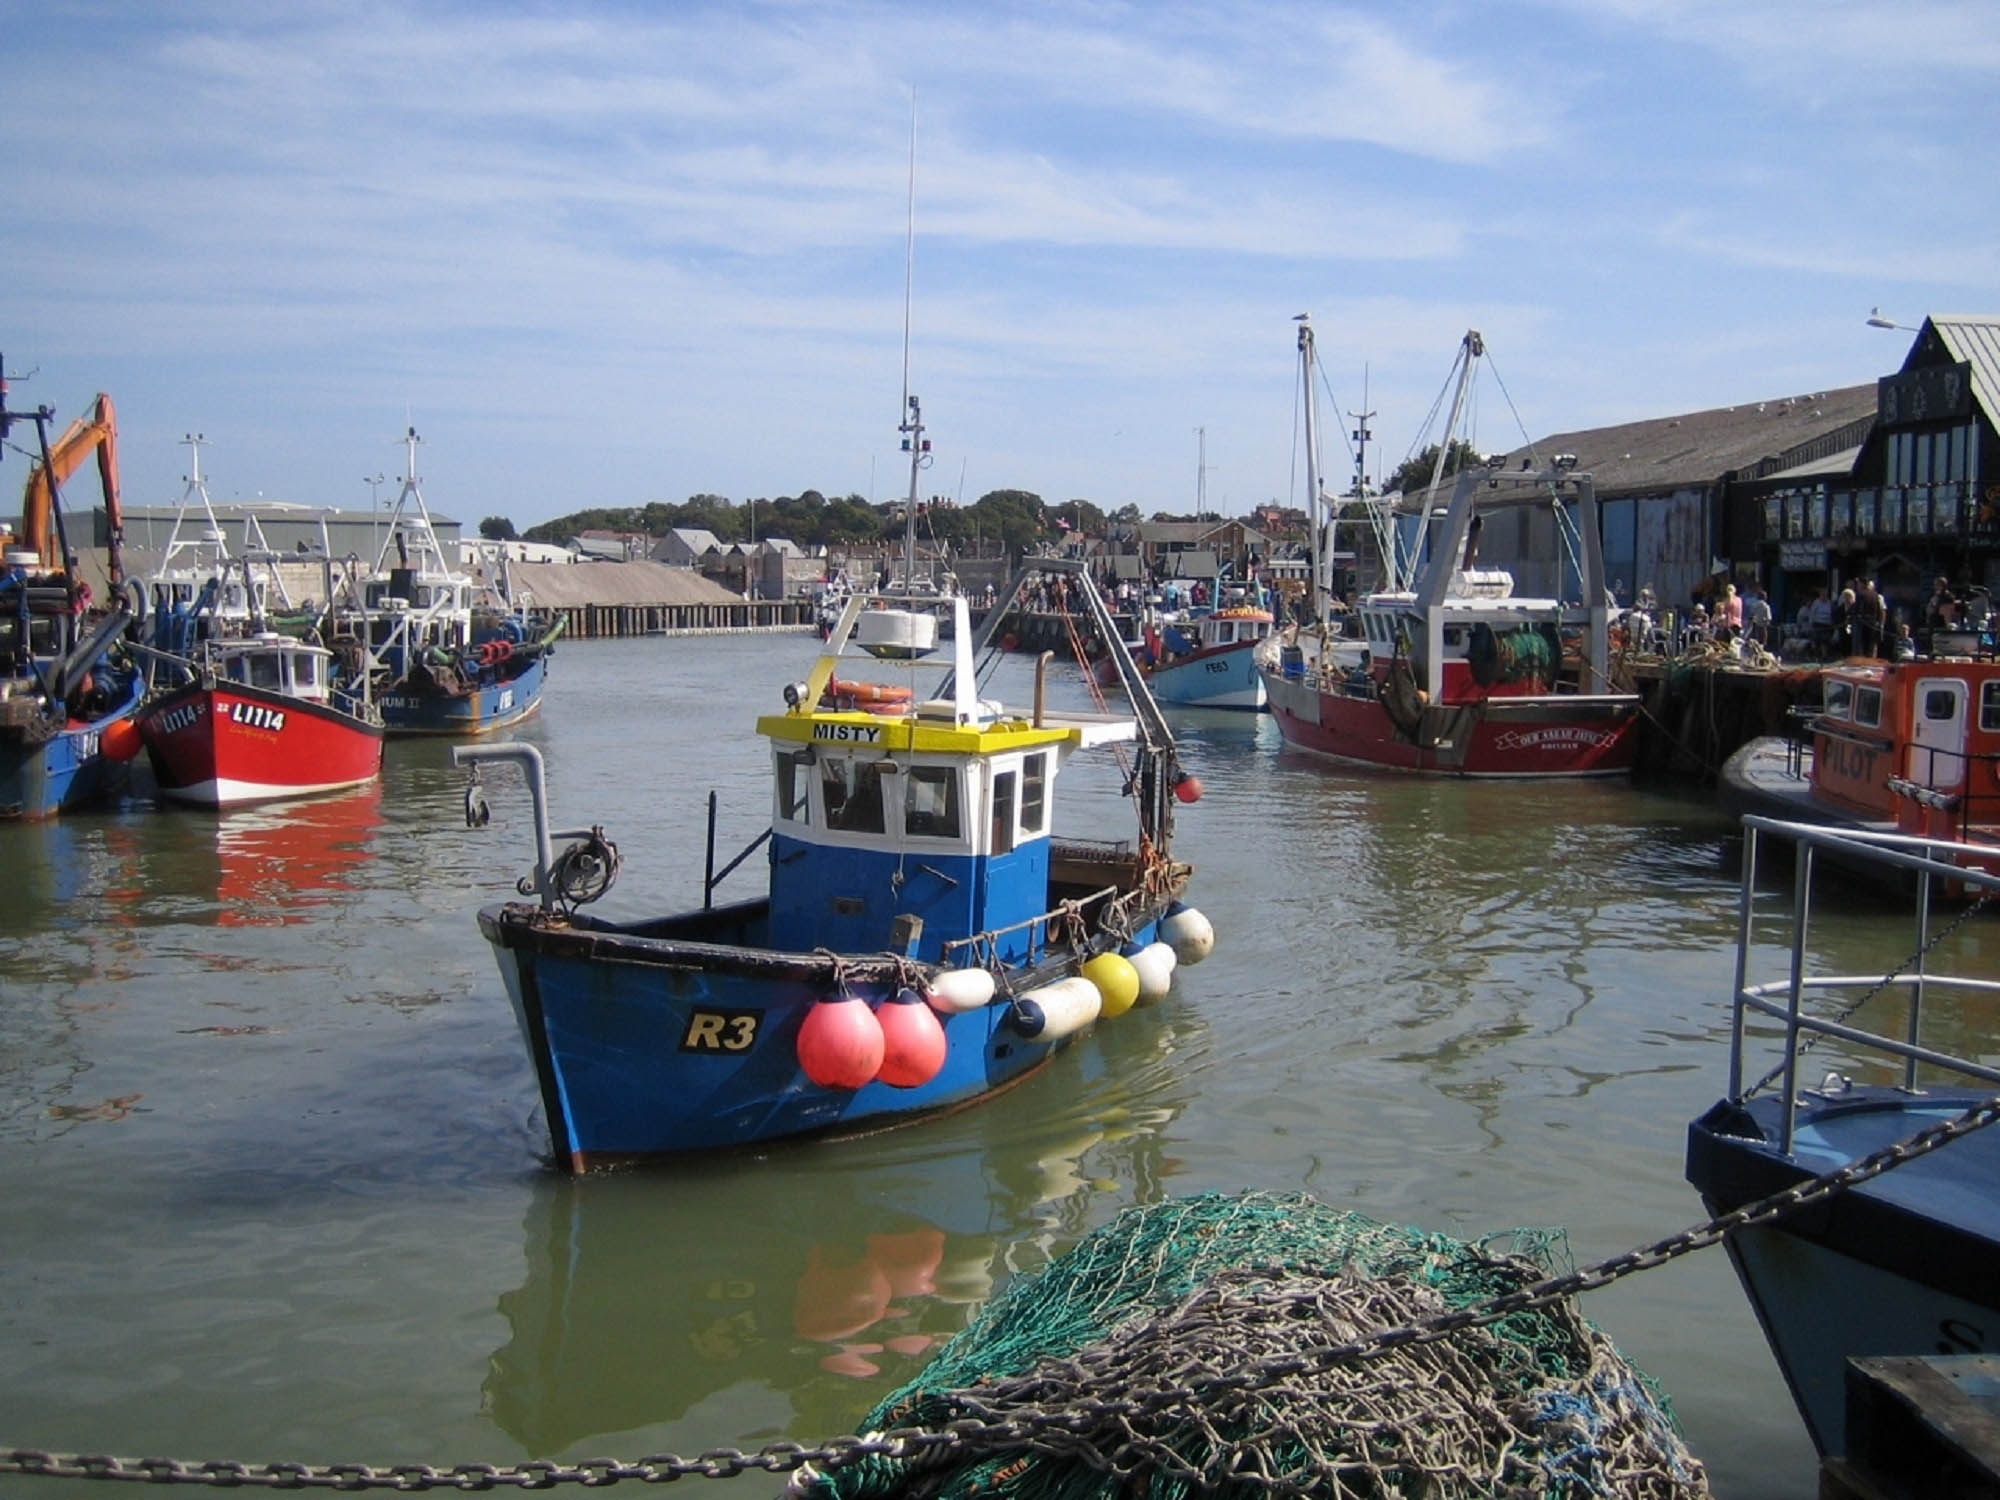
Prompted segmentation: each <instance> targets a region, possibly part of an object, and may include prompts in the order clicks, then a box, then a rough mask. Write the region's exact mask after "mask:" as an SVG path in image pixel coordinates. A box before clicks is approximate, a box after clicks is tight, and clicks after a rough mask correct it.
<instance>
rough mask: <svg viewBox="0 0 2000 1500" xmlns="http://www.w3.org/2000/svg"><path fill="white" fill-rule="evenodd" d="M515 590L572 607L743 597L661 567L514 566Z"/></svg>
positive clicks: (642, 564)
mask: <svg viewBox="0 0 2000 1500" xmlns="http://www.w3.org/2000/svg"><path fill="white" fill-rule="evenodd" d="M512 574H513V579H514V587H515V588H516V589H526V590H527V591H528V593H529V594H530V595H531V596H532V597H533V599H534V601H535V603H536V604H538V605H541V606H543V607H545V608H548V609H571V608H578V607H581V606H583V605H587V604H730V603H741V602H742V599H743V596H742V595H741V594H738V593H736V592H735V591H734V590H731V589H726V588H724V587H723V586H722V585H721V584H719V583H716V582H714V581H713V580H712V579H708V578H704V577H702V576H701V574H699V573H696V572H694V571H693V570H692V569H689V568H670V567H668V566H667V565H666V564H665V563H655V562H624V563H609V562H605V563H593V562H578V563H515V564H513V567H512Z"/></svg>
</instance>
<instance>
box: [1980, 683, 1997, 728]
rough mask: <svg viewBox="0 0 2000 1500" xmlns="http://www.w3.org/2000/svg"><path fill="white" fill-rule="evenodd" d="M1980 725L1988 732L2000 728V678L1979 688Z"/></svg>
mask: <svg viewBox="0 0 2000 1500" xmlns="http://www.w3.org/2000/svg"><path fill="white" fill-rule="evenodd" d="M1979 727H1980V728H1981V729H1984V730H1986V731H1987V732H1988V733H1991V732H1993V731H1995V730H2000V678H1995V679H1994V680H1993V681H1991V682H1988V683H1986V684H1985V685H1984V686H1982V687H1981V688H1980V689H1979Z"/></svg>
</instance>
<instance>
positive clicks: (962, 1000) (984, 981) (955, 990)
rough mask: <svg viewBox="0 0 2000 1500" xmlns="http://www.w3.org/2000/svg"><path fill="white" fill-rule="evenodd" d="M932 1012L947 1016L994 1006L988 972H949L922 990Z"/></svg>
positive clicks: (963, 970) (976, 970)
mask: <svg viewBox="0 0 2000 1500" xmlns="http://www.w3.org/2000/svg"><path fill="white" fill-rule="evenodd" d="M924 999H926V1000H928V1001H929V1002H930V1006H931V1009H932V1010H937V1011H943V1012H944V1013H945V1014H946V1015H948V1016H955V1015H959V1014H961V1013H963V1012H965V1011H968V1010H980V1009H983V1008H984V1007H986V1006H988V1005H991V1004H992V1003H993V971H992V970H991V969H950V970H947V971H946V972H944V973H942V974H940V975H938V976H937V977H936V978H935V979H933V980H932V981H931V982H930V983H929V984H927V985H925V986H924Z"/></svg>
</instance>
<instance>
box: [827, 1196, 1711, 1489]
mask: <svg viewBox="0 0 2000 1500" xmlns="http://www.w3.org/2000/svg"><path fill="white" fill-rule="evenodd" d="M1566 1261H1567V1251H1566V1248H1565V1244H1564V1241H1563V1238H1562V1236H1561V1234H1560V1232H1548V1231H1524V1230H1516V1231H1512V1232H1511V1233H1510V1234H1508V1235H1505V1236H1494V1237H1489V1238H1488V1239H1486V1240H1482V1241H1478V1242H1473V1243H1468V1242H1465V1241H1460V1240H1455V1239H1451V1238H1449V1237H1447V1236H1444V1235H1437V1234H1427V1233H1423V1232H1421V1231H1418V1230H1413V1229H1405V1228H1399V1227H1395V1226H1392V1225H1385V1224H1379V1223H1376V1222H1375V1221H1373V1220H1371V1219H1368V1218H1365V1217H1363V1216H1362V1215H1360V1214H1356V1213H1351V1212H1346V1211H1343V1210H1338V1209H1333V1208H1329V1207H1328V1206H1326V1205H1324V1204H1322V1203H1319V1202H1318V1201H1316V1200H1314V1199H1312V1198H1310V1197H1306V1196H1303V1195H1279V1194H1263V1193H1251V1194H1241V1195H1221V1194H1210V1195H1205V1196H1199V1197H1191V1198H1182V1199H1175V1200H1171V1201H1169V1202H1165V1203H1160V1204H1155V1205H1152V1206H1148V1207H1142V1208H1135V1209H1131V1210H1128V1211H1127V1212H1126V1213H1124V1214H1122V1215H1120V1216H1119V1218H1117V1219H1116V1220H1115V1221H1113V1222H1112V1223H1111V1224H1109V1225H1107V1226H1105V1227H1104V1228H1103V1229H1100V1230H1098V1231H1097V1232H1096V1233H1094V1234H1092V1235H1090V1236H1089V1237H1087V1238H1086V1239H1084V1240H1083V1241H1081V1242H1080V1243H1079V1244H1078V1245H1077V1246H1076V1247H1075V1248H1074V1249H1072V1250H1071V1251H1069V1252H1068V1253H1067V1254H1065V1255H1063V1256H1061V1257H1060V1258H1058V1259H1057V1260H1055V1261H1053V1262H1051V1263H1050V1264H1049V1265H1048V1266H1047V1267H1046V1268H1045V1269H1044V1270H1043V1271H1042V1272H1041V1273H1040V1274H1038V1275H1036V1276H1033V1277H1029V1278H1025V1279H1022V1280H1019V1281H1016V1282H1014V1283H1013V1284H1011V1285H1010V1286H1009V1287H1008V1288H1007V1289H1006V1291H1005V1292H1004V1293H1003V1294H1002V1295H1000V1296H999V1297H997V1298H995V1299H994V1300H993V1301H992V1302H991V1303H989V1304H988V1305H987V1307H986V1309H985V1311H984V1312H983V1313H982V1314H981V1315H980V1317H979V1318H978V1319H977V1320H976V1321H975V1322H974V1323H973V1324H972V1326H971V1327H969V1328H967V1329H966V1330H965V1331H964V1332H962V1333H960V1334H959V1335H958V1336H957V1337H955V1338H954V1339H953V1340H952V1341H951V1342H950V1343H949V1344H948V1345H946V1346H945V1348H944V1349H942V1350H941V1351H939V1353H938V1355H937V1357H936V1358H935V1359H933V1360H932V1361H931V1363H930V1364H929V1365H928V1366H927V1367H926V1368H925V1370H924V1371H923V1373H922V1374H921V1375H920V1376H919V1377H918V1378H917V1379H916V1380H915V1381H913V1382H911V1383H910V1384H908V1385H906V1386H904V1387H903V1388H902V1389H901V1390H898V1391H896V1392H894V1393H893V1394H891V1395H890V1396H889V1397H888V1398H886V1399H885V1400H884V1401H883V1402H882V1404H881V1405H879V1406H877V1407H876V1408H875V1410H874V1411H873V1412H871V1413H870V1414H869V1415H868V1417H867V1419H866V1421H865V1423H864V1426H865V1427H867V1428H870V1429H874V1430H877V1431H885V1430H892V1429H909V1428H917V1429H922V1430H923V1431H925V1432H928V1433H930V1434H933V1435H934V1436H933V1438H932V1439H931V1440H930V1441H929V1442H928V1443H926V1444H925V1445H923V1446H922V1447H920V1448H917V1449H915V1451H914V1456H913V1457H910V1458H902V1459H886V1458H880V1457H870V1458H867V1459H864V1460H862V1461H860V1462H857V1463H855V1464H852V1465H851V1466H846V1467H841V1468H839V1469H836V1470H833V1471H832V1472H817V1471H810V1470H808V1471H803V1472H802V1473H801V1475H800V1476H799V1477H798V1478H796V1479H795V1480H794V1483H793V1486H792V1488H793V1492H794V1494H795V1495H799V1496H806V1497H812V1500H870V1497H876V1496H891V1495H894V1496H909V1497H930V1496H941V1497H942V1496H950V1497H968V1500H969V1497H973V1496H979V1497H995V1500H1112V1497H1121V1500H1140V1497H1144V1500H1179V1497H1183V1496H1194V1495H1213V1494H1221V1495H1229V1496H1236V1495H1241V1496H1246V1497H1248V1496H1253V1495H1255V1496H1268V1495H1316V1496H1334V1497H1344V1496H1356V1497H1360V1496H1370V1497H1375V1496H1410V1497H1418V1496H1421V1497H1424V1500H1452V1497H1459V1496H1506V1497H1509V1500H1515V1497H1521V1500H1526V1497H1532V1496H1539V1497H1548V1500H1571V1497H1582V1496H1620V1497H1623V1496H1661V1497H1667V1496H1673V1497H1687V1496H1699V1495H1706V1494H1707V1493H1708V1489H1707V1484H1706V1480H1705V1478H1704V1476H1703V1472H1702V1468H1701V1465H1700V1464H1699V1462H1697V1461H1696V1460H1695V1459H1694V1458H1693V1457H1692V1456H1691V1455H1689V1453H1688V1452H1687V1450H1686V1449H1685V1448H1684V1447H1683V1446H1682V1444H1681V1441H1680V1439H1679V1437H1678V1435H1677V1434H1676V1432H1675V1430H1674V1426H1673V1420H1672V1417H1671V1414H1670V1412H1669V1411H1668V1410H1667V1408H1666V1405H1665V1403H1664V1401H1663V1400H1662V1399H1661V1398H1660V1396H1659V1395H1658V1393H1657V1392H1655V1391H1654V1389H1653V1388H1652V1387H1651V1385H1650V1383H1649V1382H1648V1381H1647V1380H1646V1378H1645V1377H1644V1376H1643V1375H1641V1374H1640V1373H1639V1372H1638V1371H1637V1370H1635V1369H1634V1368H1633V1367H1632V1366H1631V1365H1630V1364H1628V1363H1627V1362H1626V1361H1625V1360H1624V1359H1623V1357H1622V1356H1620V1355H1619V1354H1618V1352H1617V1350H1616V1349H1615V1348H1614V1347H1613V1346H1612V1345H1611V1342H1610V1340H1608V1339H1607V1338H1605V1337H1604V1335H1603V1334H1601V1333H1599V1332H1598V1331H1597V1329H1595V1328H1593V1327H1592V1326H1591V1325H1590V1324H1589V1323H1588V1322H1586V1321H1585V1320H1584V1319H1583V1318H1582V1317H1581V1316H1580V1315H1578V1314H1577V1312H1576V1311H1575V1309H1574V1307H1573V1305H1572V1304H1571V1303H1569V1302H1567V1301H1565V1302H1561V1303H1557V1304H1555V1305H1553V1306H1550V1307H1546V1308H1541V1309H1536V1310H1532V1311H1529V1312H1524V1313H1518V1314H1515V1315H1513V1316H1511V1317H1508V1318H1506V1319H1503V1320H1501V1321H1499V1322H1497V1323H1494V1324H1491V1325H1489V1326H1485V1327H1481V1328H1474V1329H1468V1330H1461V1331H1460V1332H1458V1333H1455V1334H1453V1335H1451V1336H1450V1337H1447V1338H1441V1339H1438V1340H1436V1341H1435V1342H1423V1343H1412V1344H1408V1345H1402V1344H1395V1345H1392V1346H1390V1347H1386V1348H1373V1349H1370V1350H1369V1351H1368V1352H1366V1353H1365V1354H1362V1355H1359V1356H1346V1357H1339V1356H1333V1357H1328V1358H1325V1359H1315V1353H1316V1351H1319V1352H1324V1351H1330V1350H1333V1349H1335V1348H1337V1347H1339V1346H1342V1345H1346V1344H1350V1343H1353V1342H1354V1341H1356V1340H1358V1339H1362V1338H1366V1337H1367V1336H1368V1335H1370V1334H1372V1333H1374V1332H1376V1331H1378V1330H1381V1329H1386V1328H1405V1327H1413V1326H1416V1325H1418V1324H1421V1323H1423V1322H1425V1321H1426V1320H1428V1319H1432V1318H1436V1317H1438V1316H1439V1315H1441V1314H1443V1313H1446V1312H1449V1311H1452V1310H1455V1309H1461V1308H1469V1307H1474V1306H1476V1305H1479V1304H1481V1303H1484V1302H1487V1301H1489V1300H1490V1299H1492V1298H1493V1297H1496V1296H1499V1295H1501V1294H1504V1293H1506V1292H1511V1291H1517V1290H1519V1289H1520V1288H1522V1287H1525V1286H1529V1285H1532V1284H1533V1283H1534V1282H1536V1281H1539V1280H1541V1279H1543V1278H1544V1277H1546V1276H1548V1275H1550V1274H1552V1273H1553V1272H1555V1271H1557V1270H1559V1269H1567V1266H1566V1264H1561V1263H1566ZM954 1423H958V1424H960V1425H959V1426H958V1427H957V1428H954V1427H953V1425H952V1424H954Z"/></svg>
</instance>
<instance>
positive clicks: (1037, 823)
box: [1021, 753, 1049, 834]
mask: <svg viewBox="0 0 2000 1500" xmlns="http://www.w3.org/2000/svg"><path fill="white" fill-rule="evenodd" d="M1048 807H1049V757H1048V755H1047V754H1046V753H1044V754H1041V755H1031V756H1029V757H1028V758H1027V759H1026V760H1024V761H1023V762H1022V763H1021V832H1022V833H1024V834H1028V833H1040V832H1042V831H1043V830H1044V829H1045V828H1047V827H1048V824H1049V813H1048Z"/></svg>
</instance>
